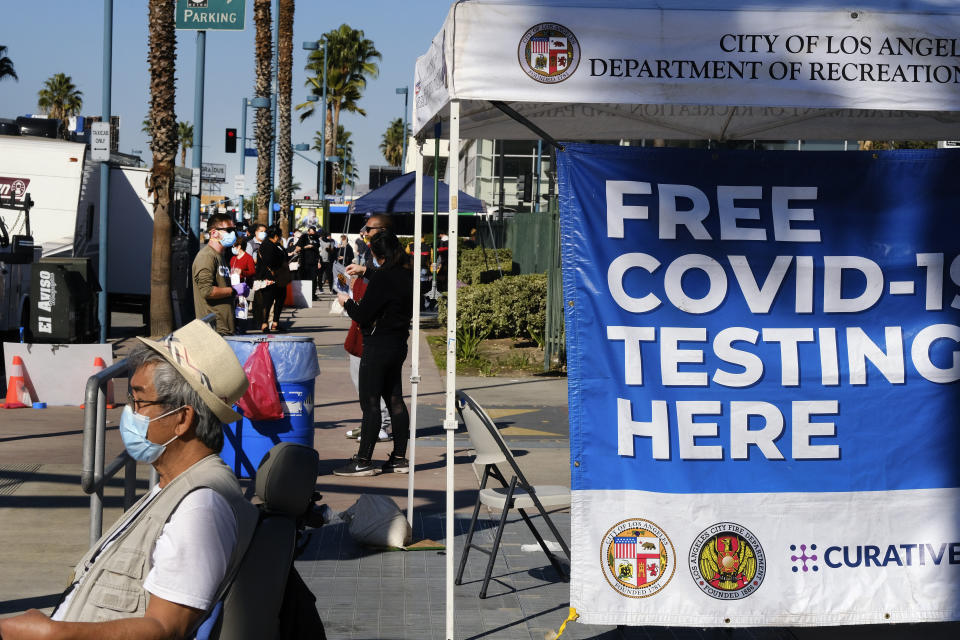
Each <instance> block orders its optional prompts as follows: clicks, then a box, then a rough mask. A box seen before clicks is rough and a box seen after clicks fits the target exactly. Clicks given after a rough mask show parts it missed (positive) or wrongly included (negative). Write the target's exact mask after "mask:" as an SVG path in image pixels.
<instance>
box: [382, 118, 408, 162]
mask: <svg viewBox="0 0 960 640" xmlns="http://www.w3.org/2000/svg"><path fill="white" fill-rule="evenodd" d="M403 133H404V132H403V118H397V119H395V120H393V121H392V122H390V126H388V127H387V130H386V131H385V132H384V133H383V139H382V140H381V141H380V152H381V153H382V154H383V157H384V158H385V159H386V161H387V164H389V165H390V166H392V167H399V166H400V163H401V162H402V161H403V138H404V135H403ZM409 135H410V125H407V136H409Z"/></svg>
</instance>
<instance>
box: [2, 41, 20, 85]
mask: <svg viewBox="0 0 960 640" xmlns="http://www.w3.org/2000/svg"><path fill="white" fill-rule="evenodd" d="M4 78H13V79H14V80H19V79H20V78H18V77H17V72H16V71H14V70H13V61H12V60H11V59H10V58H8V57H7V47H6V45H2V44H0V80H3V79H4Z"/></svg>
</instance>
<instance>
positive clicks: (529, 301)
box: [438, 273, 547, 339]
mask: <svg viewBox="0 0 960 640" xmlns="http://www.w3.org/2000/svg"><path fill="white" fill-rule="evenodd" d="M438 320H439V321H440V324H441V325H443V324H445V323H446V322H447V298H446V296H442V297H441V298H440V304H439V309H438ZM546 323H547V275H546V274H545V273H533V274H527V275H521V276H505V277H503V278H501V279H499V280H495V281H493V282H491V283H489V284H473V285H468V286H465V287H461V288H460V289H458V290H457V328H458V329H462V330H468V331H472V332H474V333H484V332H486V331H487V330H489V332H490V333H489V334H488V336H487V337H490V338H525V337H534V338H535V339H536V336H542V335H543V331H544V327H545V326H546Z"/></svg>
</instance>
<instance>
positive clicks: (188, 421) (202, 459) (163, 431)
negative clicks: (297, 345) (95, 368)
mask: <svg viewBox="0 0 960 640" xmlns="http://www.w3.org/2000/svg"><path fill="white" fill-rule="evenodd" d="M139 340H140V341H141V342H142V344H139V345H137V346H136V347H135V348H134V350H133V351H132V352H131V354H130V356H129V357H128V361H129V363H130V371H132V375H131V377H130V394H129V396H128V399H127V405H126V406H125V407H124V410H123V415H122V417H121V419H120V433H121V435H122V437H123V442H124V446H126V449H127V452H128V453H129V454H130V455H131V456H132V457H133V458H135V459H137V460H138V461H141V462H146V463H149V464H152V465H153V467H154V468H155V469H156V470H157V473H158V475H159V477H160V481H159V483H158V484H157V486H156V487H154V488H153V490H151V491H150V492H149V493H148V494H147V495H146V496H144V497H143V498H142V499H141V500H140V501H138V502H137V503H136V504H135V505H134V506H133V507H131V508H130V509H129V510H128V511H127V512H126V513H125V514H124V515H123V516H122V517H121V518H120V520H119V521H118V522H117V523H116V524H115V525H114V526H113V527H112V528H111V529H110V530H109V531H107V533H106V534H105V535H104V536H103V537H102V538H100V540H99V541H97V543H96V544H95V545H94V546H93V547H91V548H90V550H89V551H87V553H86V554H85V555H84V556H83V558H82V559H81V560H80V562H79V563H78V564H77V566H76V569H75V570H74V575H73V576H72V577H71V579H70V586H69V587H68V589H67V591H66V592H65V593H64V596H63V598H62V600H61V602H60V604H59V605H58V606H57V608H56V609H55V611H54V613H53V616H52V617H51V618H47V617H46V616H45V615H44V614H42V613H41V612H39V611H36V610H30V611H28V612H26V613H24V614H23V615H20V616H16V617H13V618H8V619H6V620H0V638H2V639H3V640H17V639H19V638H98V639H105V638H186V637H193V635H192V634H193V633H194V632H195V631H196V628H197V626H198V625H199V624H200V622H201V621H202V620H203V618H204V617H205V614H206V612H207V611H208V610H209V609H210V608H211V607H212V606H213V605H214V604H215V603H216V602H217V601H218V600H219V599H220V598H221V597H222V596H223V593H224V591H225V590H226V587H227V586H228V584H229V581H230V579H231V578H232V576H233V575H234V573H235V570H236V568H237V567H238V566H239V562H240V560H241V558H242V557H243V553H244V551H245V550H246V547H247V545H248V543H249V541H250V538H251V536H252V535H253V530H254V527H255V526H256V523H257V510H256V508H255V507H254V506H253V505H251V504H250V503H249V502H247V501H246V500H244V498H243V495H242V494H241V492H240V486H239V484H238V483H237V480H236V478H235V477H234V475H233V473H232V472H231V471H230V469H229V468H228V467H227V466H226V465H225V464H224V463H223V462H222V461H221V460H220V457H219V456H218V455H217V453H218V452H219V451H220V449H221V448H222V446H223V429H222V424H223V423H231V422H235V421H237V420H240V415H239V414H237V413H235V412H234V411H233V410H232V409H231V405H232V404H233V402H235V401H236V400H237V399H239V398H240V397H241V396H242V395H243V393H244V391H246V388H247V378H246V376H245V375H244V372H243V369H242V367H241V366H240V362H239V361H238V360H237V357H236V356H235V355H234V354H233V351H232V350H231V348H230V346H229V345H228V344H227V342H226V341H225V340H224V339H223V338H221V337H220V336H219V335H217V333H216V332H215V331H213V330H212V329H211V328H210V327H209V326H207V325H206V324H204V323H203V322H201V321H199V320H195V321H193V322H191V323H190V324H188V325H186V326H185V327H183V328H181V329H179V330H178V331H175V332H174V333H173V334H171V335H170V336H169V337H168V338H166V339H164V340H163V341H160V342H157V341H153V340H148V339H145V338H139ZM90 623H93V624H90Z"/></svg>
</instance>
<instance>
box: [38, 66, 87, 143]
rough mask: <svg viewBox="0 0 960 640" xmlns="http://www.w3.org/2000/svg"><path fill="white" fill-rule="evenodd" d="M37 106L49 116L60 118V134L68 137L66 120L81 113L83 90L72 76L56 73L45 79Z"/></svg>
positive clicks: (39, 92)
mask: <svg viewBox="0 0 960 640" xmlns="http://www.w3.org/2000/svg"><path fill="white" fill-rule="evenodd" d="M37 107H38V108H39V109H40V111H42V112H43V113H45V114H47V116H49V117H51V118H55V119H57V120H60V136H61V137H63V138H66V137H67V127H66V120H67V118H69V117H70V116H73V115H76V114H78V113H80V109H82V108H83V92H82V91H80V90H79V89H77V87H76V85H74V84H73V79H72V78H70V76H68V75H66V74H64V73H55V74H53V75H52V76H50V77H49V78H47V79H46V81H44V83H43V88H42V89H40V91H38V92H37Z"/></svg>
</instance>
